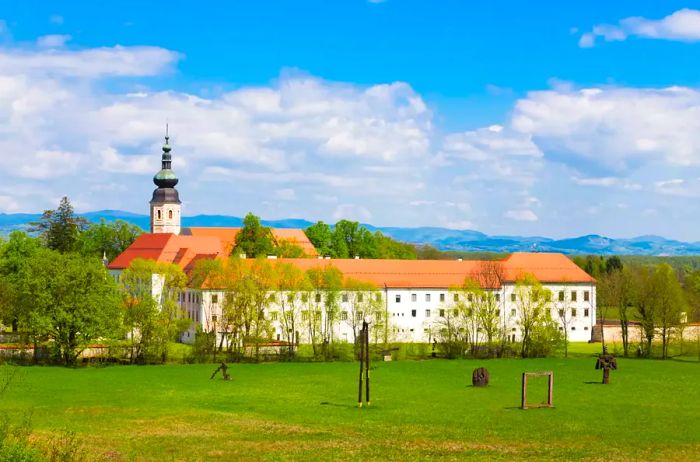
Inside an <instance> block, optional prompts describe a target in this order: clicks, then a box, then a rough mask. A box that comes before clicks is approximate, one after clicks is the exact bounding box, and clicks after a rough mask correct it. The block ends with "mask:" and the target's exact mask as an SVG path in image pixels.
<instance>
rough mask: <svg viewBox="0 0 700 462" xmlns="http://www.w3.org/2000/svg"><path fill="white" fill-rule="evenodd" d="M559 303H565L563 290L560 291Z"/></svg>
mask: <svg viewBox="0 0 700 462" xmlns="http://www.w3.org/2000/svg"><path fill="white" fill-rule="evenodd" d="M559 301H560V302H563V301H564V291H563V290H560V291H559Z"/></svg>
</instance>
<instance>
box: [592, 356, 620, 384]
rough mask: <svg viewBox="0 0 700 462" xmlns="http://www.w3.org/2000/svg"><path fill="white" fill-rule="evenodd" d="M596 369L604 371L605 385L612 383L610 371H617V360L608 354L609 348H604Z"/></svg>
mask: <svg viewBox="0 0 700 462" xmlns="http://www.w3.org/2000/svg"><path fill="white" fill-rule="evenodd" d="M595 368H596V370H597V369H603V384H608V383H610V370H611V369H614V370H617V359H616V358H615V357H614V356H613V355H611V354H608V347H603V354H602V355H599V356H598V361H596V363H595Z"/></svg>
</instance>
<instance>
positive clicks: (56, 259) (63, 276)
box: [17, 250, 121, 366]
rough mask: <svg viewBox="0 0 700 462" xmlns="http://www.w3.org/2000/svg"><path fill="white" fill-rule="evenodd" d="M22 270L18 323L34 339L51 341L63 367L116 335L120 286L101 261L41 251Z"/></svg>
mask: <svg viewBox="0 0 700 462" xmlns="http://www.w3.org/2000/svg"><path fill="white" fill-rule="evenodd" d="M21 271H22V272H21V275H20V278H19V279H20V280H21V285H20V286H19V292H18V297H17V300H18V304H19V306H20V309H19V315H20V316H19V322H20V324H22V325H23V326H26V327H27V329H28V330H29V332H30V334H31V335H32V336H33V337H34V338H35V339H37V338H47V339H49V340H52V341H53V343H51V346H52V349H53V352H54V357H55V358H57V359H60V360H61V361H62V362H63V363H64V364H65V365H67V366H69V365H73V364H75V362H76V359H77V358H78V356H79V355H80V353H81V352H82V351H83V349H85V347H86V346H87V345H88V344H89V343H90V342H93V341H95V340H98V339H100V338H105V337H110V336H114V334H115V333H116V332H117V331H118V327H119V325H120V320H121V312H120V310H119V297H118V291H117V287H116V284H115V282H114V280H113V279H112V278H111V277H109V275H108V274H107V271H106V269H105V268H104V267H103V266H102V265H101V264H100V261H99V260H97V259H93V258H86V257H82V256H79V255H74V254H66V255H61V254H60V253H58V252H55V251H52V250H41V251H38V252H37V253H36V254H35V255H34V256H32V257H31V258H30V259H29V261H28V262H27V264H26V265H25V266H24V267H23V268H22V270H21Z"/></svg>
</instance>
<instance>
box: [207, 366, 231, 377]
mask: <svg viewBox="0 0 700 462" xmlns="http://www.w3.org/2000/svg"><path fill="white" fill-rule="evenodd" d="M219 371H221V374H222V375H223V376H224V380H231V376H230V375H229V373H228V366H227V365H226V363H225V362H222V363H221V365H220V366H219V367H218V368H217V369H216V370H215V371H214V373H213V374H212V375H211V377H209V380H211V379H213V378H214V377H216V374H218V373H219Z"/></svg>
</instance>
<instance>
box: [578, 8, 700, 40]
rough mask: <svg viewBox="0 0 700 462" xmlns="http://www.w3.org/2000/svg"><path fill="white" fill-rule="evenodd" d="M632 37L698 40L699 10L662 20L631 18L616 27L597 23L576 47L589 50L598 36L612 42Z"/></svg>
mask: <svg viewBox="0 0 700 462" xmlns="http://www.w3.org/2000/svg"><path fill="white" fill-rule="evenodd" d="M632 36H636V37H643V38H650V39H665V40H677V41H682V42H696V41H699V40H700V11H699V10H692V9H689V8H683V9H681V10H678V11H676V12H674V13H672V14H670V15H668V16H666V17H664V18H661V19H647V18H643V17H639V16H633V17H629V18H625V19H622V20H621V21H620V22H619V23H618V24H617V25H611V24H599V25H596V26H594V27H593V30H592V31H591V32H587V33H585V34H583V35H582V36H581V38H580V40H579V46H580V47H583V48H590V47H592V46H594V45H595V41H596V38H598V37H601V38H603V39H604V40H605V41H607V42H611V41H621V40H626V39H627V38H628V37H632Z"/></svg>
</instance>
